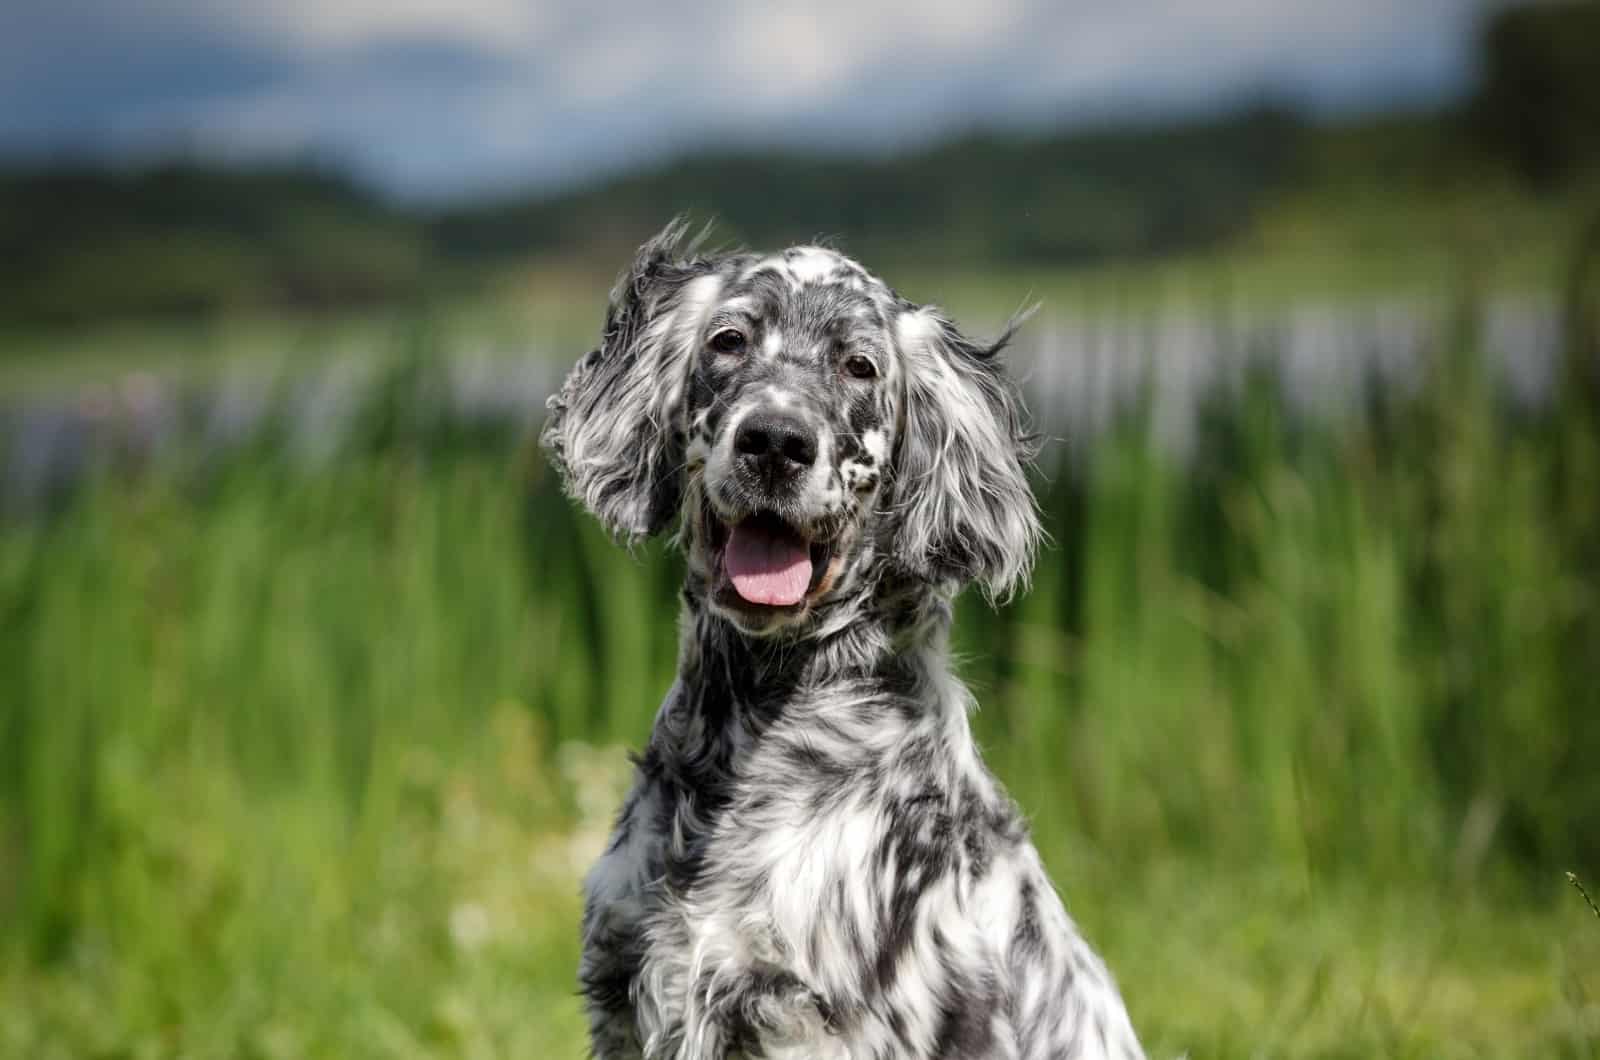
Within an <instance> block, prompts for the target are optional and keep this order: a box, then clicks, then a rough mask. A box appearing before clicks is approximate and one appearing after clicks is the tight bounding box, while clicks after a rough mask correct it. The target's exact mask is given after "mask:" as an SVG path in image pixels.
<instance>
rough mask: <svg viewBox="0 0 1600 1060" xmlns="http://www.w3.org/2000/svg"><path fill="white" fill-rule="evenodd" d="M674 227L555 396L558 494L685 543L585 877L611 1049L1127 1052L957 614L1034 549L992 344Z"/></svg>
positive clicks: (1036, 539)
mask: <svg viewBox="0 0 1600 1060" xmlns="http://www.w3.org/2000/svg"><path fill="white" fill-rule="evenodd" d="M686 234H687V233H686V229H685V226H684V224H683V223H682V222H681V221H678V222H674V223H673V224H671V225H669V226H668V227H667V229H666V230H664V231H663V232H661V233H660V234H659V235H657V236H656V237H655V238H654V239H652V240H650V241H649V242H648V243H646V244H645V245H644V246H643V247H642V248H641V249H640V251H639V253H638V256H637V257H636V258H635V260H634V261H633V263H632V265H631V267H629V268H628V269H627V270H626V271H625V272H624V273H623V274H622V276H621V278H620V279H619V280H618V283H617V285H616V287H615V289H614V290H613V291H612V294H611V300H610V306H609V308H608V311H607V315H606V321H605V331H604V335H603V337H602V340H601V343H600V345H599V347H598V348H597V349H595V350H593V351H592V352H590V353H589V354H588V355H587V356H585V357H583V358H582V359H581V360H580V361H579V362H578V364H577V365H576V366H575V367H574V368H573V369H572V371H571V372H570V374H569V375H568V377H567V379H566V381H565V383H564V385H563V386H562V388H561V390H560V392H559V393H557V394H556V395H555V396H553V397H552V398H551V399H550V402H549V416H548V419H547V421H546V426H545V429H544V432H543V434H542V441H543V442H544V444H545V446H546V448H547V449H548V450H549V452H550V454H551V456H552V461H553V463H554V464H555V465H556V467H557V468H558V470H559V472H560V473H561V475H562V477H563V481H564V483H565V486H566V489H567V492H568V493H569V494H570V495H571V496H572V497H573V498H574V499H576V500H577V501H579V502H581V503H582V504H583V505H584V506H585V507H587V508H588V510H589V511H590V512H591V513H593V515H594V516H596V517H597V518H598V519H599V521H600V522H601V523H603V524H604V525H605V526H606V527H607V528H608V529H609V530H610V531H611V533H612V534H613V535H614V536H615V537H616V538H618V539H619V540H621V541H622V542H624V543H630V544H631V543H636V542H638V541H640V540H642V539H645V538H648V537H651V536H653V535H657V534H661V533H664V532H667V531H669V530H672V529H674V528H676V540H677V543H678V544H679V545H680V546H681V551H682V553H683V555H684V557H685V566H686V577H685V583H684V587H683V594H682V600H683V604H682V615H681V621H680V628H681V636H680V649H679V662H678V674H677V678H676V680H675V682H674V684H673V686H672V688H671V690H670V691H669V692H668V693H667V696H666V700H665V702H664V703H663V704H662V706H661V709H660V712H659V714H658V715H657V718H656V721H655V725H654V729H653V732H652V734H651V737H650V741H649V745H648V747H647V748H646V750H645V751H644V753H643V754H642V755H640V756H638V757H637V758H636V759H635V760H634V764H635V780H634V784H633V787H632V790H631V792H630V793H629V794H628V796H627V797H626V799H625V801H624V804H623V806H622V809H621V811H620V813H619V815H618V817H617V822H616V828H615V831H614V833H613V834H612V836H611V838H610V842H609V846H608V847H607V849H606V851H605V853H604V854H603V855H602V856H601V858H600V859H599V861H598V862H597V863H596V864H595V866H594V867H593V870H592V871H591V872H590V873H589V875H588V877H587V879H586V881H585V884H584V888H585V907H584V914H583V925H582V932H583V955H582V961H581V967H580V970H579V983H580V987H581V992H582V993H583V995H584V997H585V1000H586V1004H587V1008H588V1016H589V1025H590V1036H591V1049H592V1052H593V1055H594V1056H595V1057H597V1058H598V1060H618V1058H624V1057H629V1058H639V1057H644V1058H649V1060H668V1058H671V1060H701V1058H716V1060H721V1058H734V1057H749V1058H754V1057H765V1058H772V1060H776V1058H791V1057H792V1058H799V1057H807V1058H846V1057H848V1058H852V1060H912V1058H924V1057H962V1058H965V1057H1004V1058H1007V1060H1035V1058H1046V1057H1051V1058H1054V1057H1074V1058H1091V1057H1096V1058H1098V1057H1109V1058H1116V1060H1129V1058H1138V1057H1142V1056H1143V1053H1142V1051H1141V1048H1140V1046H1139V1043H1138V1040H1137V1038H1136V1036H1135V1034H1134V1031H1133V1029H1132V1026H1131V1025H1130V1022H1129V1019H1128V1016H1127V1013H1126V1010H1125V1008H1124V1006H1123V1002H1122V999H1121V997H1120V995H1119V993H1118V991H1117V988H1116V986H1115V985H1114V984H1113V981H1112V978H1111V976H1110V975H1109V974H1108V973H1107V971H1106V968H1105V966H1104V964H1103V963H1102V962H1101V960H1100V959H1099V958H1098V957H1097V956H1096V955H1095V954H1094V952H1093V951H1092V950H1091V949H1090V947H1089V945H1088V944H1087V943H1086V942H1085V940H1084V938H1083V937H1082V935H1081V934H1079V932H1078V930H1077V928H1076V927H1075V925H1074V924H1073V922H1072V920H1071V919H1070V918H1069V917H1068V915H1067V913H1066V910H1065V909H1064V907H1063V906H1062V904H1061V901H1060V899H1059V898H1058V896H1057V894H1056V892H1055V890H1054V889H1053V888H1052V886H1051V883H1050V881H1049V879H1048V878H1047V876H1046V874H1045V870H1044V868H1043V866H1042V864H1041V862H1040V859H1039V856H1038V854H1037V852H1036V851H1035V849H1034V847H1033V845H1032V843H1031V841H1030V840H1029V838H1028V834H1027V830H1026V827H1025V825H1024V822H1023V819H1022V817H1021V814H1020V813H1019V811H1018V810H1017V808H1016V806H1015V805H1014V804H1013V803H1012V802H1011V801H1010V800H1009V799H1008V798H1007V797H1006V795H1005V794H1004V793H1003V792H1002V790H1001V788H1000V785H999V784H998V783H997V781H996V780H995V778H994V777H993V776H992V775H991V774H990V773H989V772H988V770H987V769H986V768H985V767H984V765H983V763H982V762H981V761H980V759H979V756H978V750H977V747H976V744H975V742H974V740H973V737H972V734H971V731H970V729H969V726H968V712H969V710H970V709H971V708H972V705H973V704H972V699H971V696H970V695H969V693H968V692H967V690H966V689H965V688H964V687H963V686H962V685H961V684H960V683H959V681H958V680H957V679H956V678H955V676H954V675H953V674H952V672H951V666H950V660H949V651H948V647H947V639H948V632H949V628H950V622H951V608H952V599H953V597H954V596H955V594H956V593H957V592H958V591H959V590H960V589H961V588H962V587H963V586H965V585H968V584H976V585H978V586H981V587H982V588H983V590H984V591H985V592H986V593H987V594H988V596H989V597H990V599H991V601H992V602H993V601H1000V600H1003V599H1005V598H1006V597H1008V596H1009V595H1010V594H1012V593H1013V592H1014V591H1015V590H1016V589H1018V588H1019V587H1021V586H1022V585H1023V584H1024V583H1025V582H1026V580H1027V577H1028V574H1029V571H1030V568H1031V564H1032V560H1033V555H1034V553H1035V551H1036V549H1037V547H1038V545H1039V543H1040V540H1041V538H1042V536H1043V535H1042V530H1041V527H1040V521H1039V516H1038V511H1037V508H1036V505H1035V502H1034V498H1033V494H1032V492H1031V490H1030V487H1029V485H1028V480H1027V478H1026V475H1025V467H1026V465H1027V464H1028V463H1029V461H1030V460H1031V459H1032V457H1033V455H1034V446H1033V442H1032V439H1031V437H1030V434H1029V432H1028V429H1027V426H1026V422H1025V413H1024V410H1023V407H1022V404H1021V401H1020V398H1019V396H1018V393H1017V391H1016V389H1015V388H1014V386H1013V385H1012V384H1011V383H1010V382H1009V381H1008V380H1007V377H1006V376H1005V374H1004V372H1003V369H1002V366H1001V362H1000V359H999V357H998V355H999V353H1000V351H1001V349H1002V347H1004V345H1005V344H1006V341H1007V340H1008V339H1009V338H1010V336H1011V333H1012V330H1013V329H1014V327H1015V322H1013V325H1012V326H1011V327H1008V328H1007V329H1006V333H1005V334H1004V335H1002V336H1001V338H1000V339H999V341H996V342H992V343H981V342H977V341H974V340H972V339H969V338H967V337H966V336H964V335H963V334H962V333H961V332H960V331H959V330H957V328H956V326H955V324H954V323H952V321H951V320H950V319H948V318H947V317H946V316H945V315H944V314H942V313H941V312H940V311H939V310H937V309H935V308H931V307H925V306H920V305H916V304H913V303H911V302H909V301H907V300H905V299H904V298H901V297H900V296H899V295H897V294H896V293H895V292H894V291H893V290H891V289H890V288H889V287H888V286H886V285H885V284H884V283H883V282H882V281H881V280H879V279H878V278H876V277H875V276H873V275H872V274H870V273H869V272H867V271H866V270H865V269H863V268H862V267H861V266H860V265H858V264H857V263H855V262H854V261H852V260H850V259H849V258H847V257H845V256H843V255H842V254H839V253H837V252H835V251H833V250H830V249H826V248H821V247H796V248H793V249H790V250H786V251H784V252H782V253H780V254H777V255H774V256H769V257H761V256H756V255H751V254H745V253H727V254H720V255H708V254H704V253H702V252H701V249H700V248H701V246H702V245H703V244H702V243H701V241H700V240H688V239H686Z"/></svg>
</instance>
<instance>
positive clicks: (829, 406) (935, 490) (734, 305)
mask: <svg viewBox="0 0 1600 1060" xmlns="http://www.w3.org/2000/svg"><path fill="white" fill-rule="evenodd" d="M682 241H683V229H682V227H681V226H680V225H673V226H669V228H668V229H667V230H666V231H665V232H663V233H661V235H659V236H657V237H656V238H655V239H653V240H651V241H650V242H649V243H647V244H645V246H644V247H643V248H642V249H641V250H640V252H639V255H638V257H637V258H636V259H635V261H634V263H633V265H632V266H631V267H630V268H629V269H628V270H627V271H626V272H625V273H624V274H623V276H622V278H621V279H620V280H619V281H618V283H617V286H616V289H615V290H614V291H613V292H612V297H611V305H610V309H609V311H608V313H607V316H606V326H605V334H604V336H603V338H602V340H601V344H600V347H599V348H598V349H596V350H594V351H593V352H591V353H589V354H588V355H587V356H586V357H584V358H583V359H582V360H581V361H580V362H579V363H578V365H577V366H576V367H575V368H574V369H573V370H572V372H571V374H570V375H569V376H568V377H567V381H566V384H565V385H564V386H563V388H562V390H561V392H560V394H558V395H557V396H555V397H554V398H552V399H551V401H550V410H551V415H550V419H549V421H548V423H547V425H546V428H545V433H544V441H545V444H546V445H547V446H548V447H549V449H550V450H551V452H552V454H553V456H554V459H555V463H556V465H557V466H558V467H559V468H560V469H561V471H562V473H563V474H564V476H565V479H566V483H567V487H568V490H569V491H570V492H571V493H572V495H573V496H574V497H576V498H577V499H579V500H581V501H582V502H583V503H584V504H585V505H586V506H587V507H588V508H589V510H590V511H592V512H593V513H594V514H595V515H596V516H597V517H598V518H599V519H600V520H601V522H603V523H604V524H605V525H606V526H607V527H608V528H609V529H610V530H611V532H612V533H613V534H615V535H617V536H619V537H622V538H624V539H628V540H637V539H639V538H642V537H646V536H649V535H653V534H656V533H659V532H661V531H663V530H664V529H666V528H667V527H668V526H669V525H671V524H672V523H673V522H674V520H676V519H678V518H679V517H680V516H681V517H682V527H683V533H682V540H683V542H684V544H685V547H686V551H687V553H688V564H689V573H690V578H691V579H692V580H693V581H694V582H695V583H696V585H697V587H698V589H699V590H700V595H701V596H702V598H703V599H705V600H706V601H707V602H708V603H709V606H711V607H713V608H715V609H717V610H718V611H719V612H720V613H722V614H723V615H724V616H725V617H727V618H728V619H730V620H731V621H732V622H734V623H735V624H736V625H737V626H738V627H739V628H740V629H742V630H743V631H745V632H746V633H750V634H762V633H769V632H774V631H777V630H781V629H793V628H803V627H804V626H805V624H806V623H807V621H808V620H810V619H812V618H814V617H815V616H816V615H817V614H819V613H821V612H822V611H824V610H826V609H827V608H828V607H829V606H830V605H831V604H833V603H837V602H840V601H845V600H858V599H860V598H861V597H862V596H863V594H868V593H870V592H872V591H873V589H874V588H875V587H876V586H877V585H878V584H879V583H880V582H881V581H882V579H883V578H884V577H885V575H892V576H895V577H897V578H900V579H918V580H922V581H926V582H928V583H932V584H934V585H937V586H939V587H941V588H947V589H948V588H954V587H959V586H960V585H961V584H964V583H966V582H970V581H977V582H979V583H981V584H982V585H983V586H984V588H985V590H986V591H987V592H988V593H989V594H990V596H991V597H996V596H1003V595H1005V594H1007V593H1009V592H1010V591H1011V590H1012V589H1013V588H1014V587H1015V586H1016V585H1017V584H1018V583H1019V582H1021V581H1022V580H1024V579H1025V578H1026V577H1027V573H1028V570H1029V567H1030V565H1031V562H1032V558H1033V552H1034V549H1035V547H1036V545H1037V543H1038V540H1039V537H1040V529H1039V522H1038V517H1037V512H1036V509H1035V507H1034V501H1033V496H1032V493H1031V492H1030V490H1029V488H1028V483H1027V479H1026V477H1025V475H1024V472H1023V466H1024V464H1025V462H1026V461H1027V458H1028V456H1029V440H1028V438H1027V435H1026V431H1025V428H1024V424H1023V413H1022V408H1021V405H1020V402H1019V401H1018V398H1017V396H1016V393H1015V391H1014V390H1013V388H1012V387H1011V385H1010V384H1009V382H1008V381H1007V380H1006V379H1005V377H1004V375H1003V374H1002V371H1001V367H1000V364H999V362H998V359H997V357H996V354H997V353H998V352H999V350H1000V348H1001V347H1002V346H1003V345H1004V341H1005V338H1002V339H1001V340H1000V341H999V342H995V343H992V344H987V345H986V344H981V343H977V342H974V341H972V340H970V339H968V338H966V337H964V336H963V335H962V334H961V333H960V332H959V331H957V329H956V327H955V325H954V324H952V323H951V322H950V321H949V320H948V319H946V318H945V317H944V316H942V315H941V314H940V313H939V312H938V311H937V310H935V309H932V308H928V307H923V306H917V305H913V304H911V303H909V302H907V301H905V300H903V299H901V298H900V297H899V296H897V295H896V294H895V293H894V292H893V291H891V290H890V289H889V288H888V287H887V286H886V285H885V284H884V283H883V282H882V281H880V280H878V279H877V278H876V277H874V276H872V275H871V274H869V273H868V272H867V271H866V270H864V269H863V268H861V266H859V265H857V264H856V263H855V262H853V261H851V260H850V259H848V258H846V257H844V256H843V255H841V254H838V253H836V252H834V251H832V250H826V249H822V248H817V247H799V248H794V249H791V250H787V251H785V252H783V253H782V254H778V255H775V256H772V257H767V258H759V257H753V256H750V255H729V256H723V257H709V258H708V257H697V256H695V255H694V254H693V248H692V247H691V248H689V249H688V250H686V251H681V250H680V247H681V245H682ZM1009 334H1010V332H1009V330H1008V331H1007V334H1006V337H1009Z"/></svg>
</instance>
